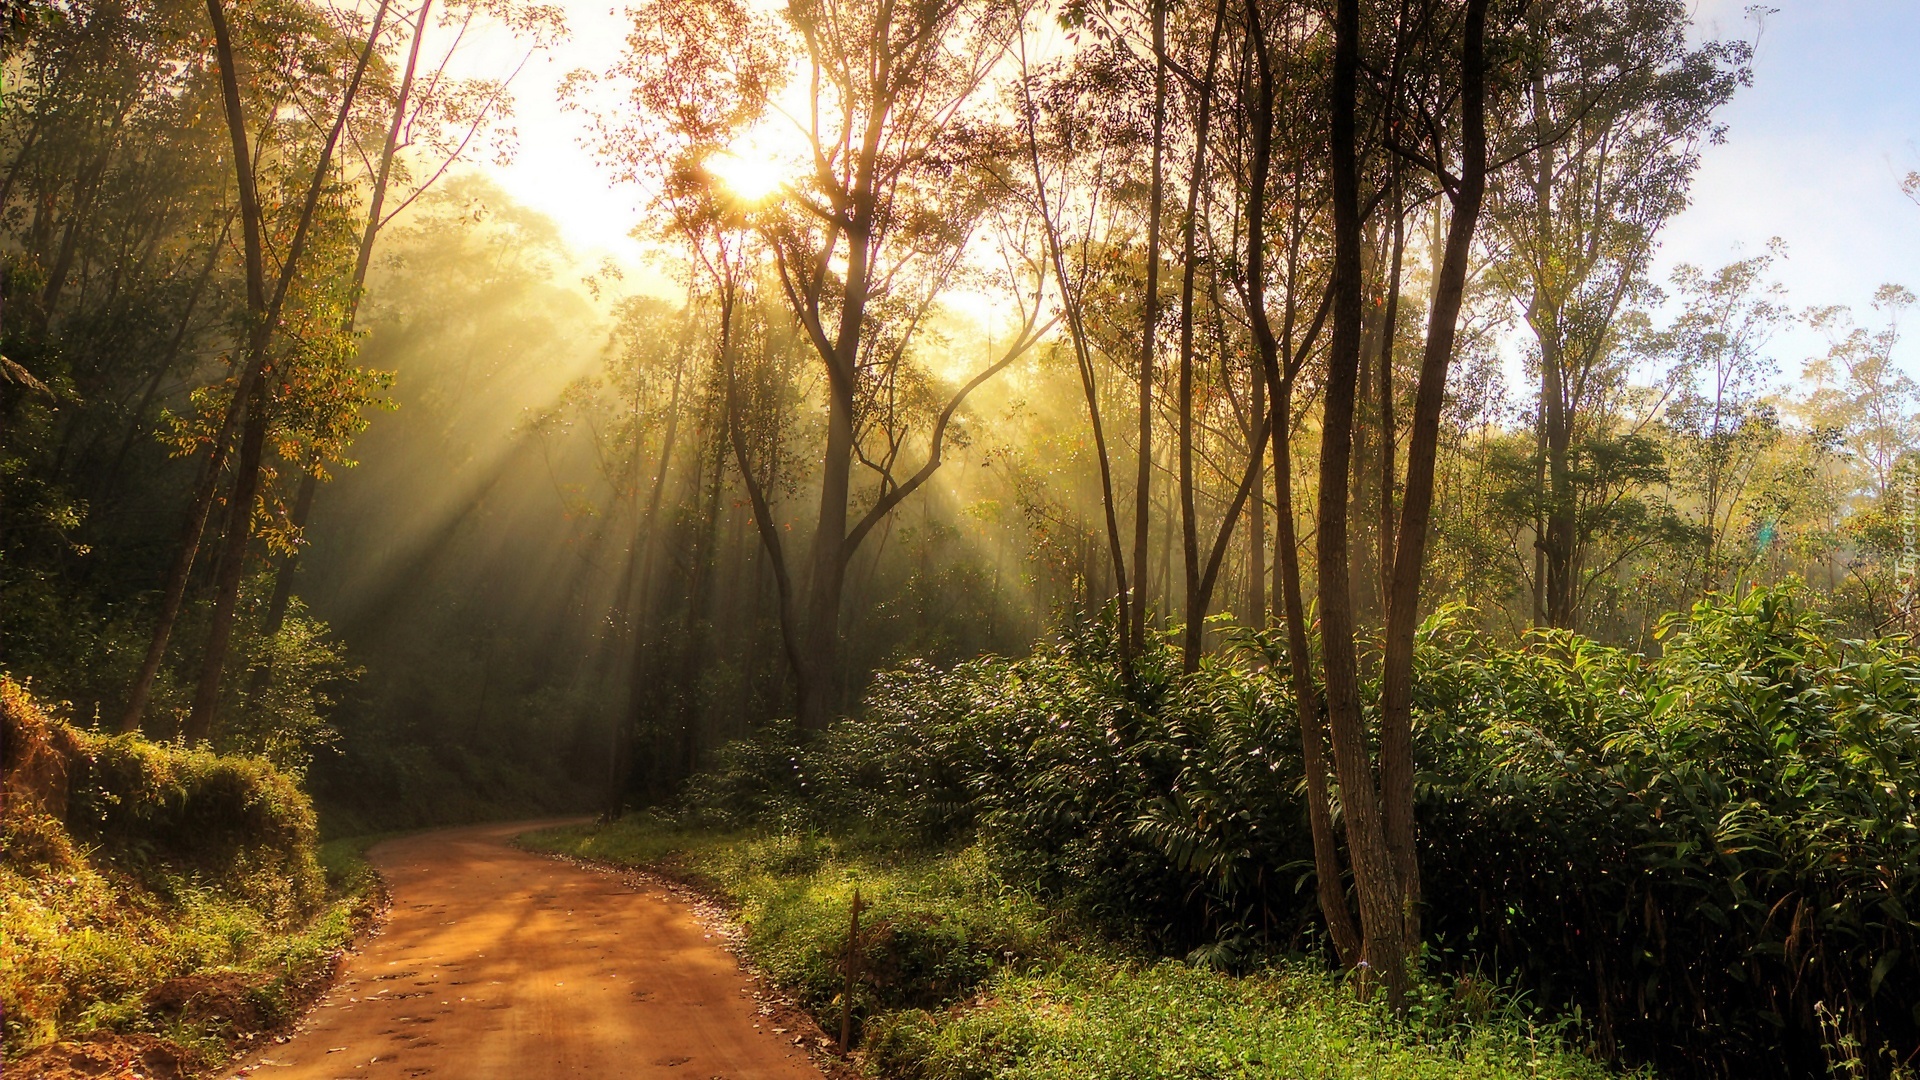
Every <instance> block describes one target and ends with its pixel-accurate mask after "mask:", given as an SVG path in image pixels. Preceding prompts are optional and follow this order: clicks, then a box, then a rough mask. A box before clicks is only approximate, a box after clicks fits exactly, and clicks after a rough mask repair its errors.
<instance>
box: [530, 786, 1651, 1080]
mask: <svg viewBox="0 0 1920 1080" xmlns="http://www.w3.org/2000/svg"><path fill="white" fill-rule="evenodd" d="M521 842H522V843H523V844H524V845H525V846H527V847H530V848H533V849H535V850H543V851H551V852H557V853H564V854H569V855H574V856H578V857H582V858H587V859H592V860H596V861H601V862H606V863H611V864H615V865H622V866H637V867H643V868H648V869H654V870H659V871H662V872H665V873H667V874H669V875H672V876H676V877H680V878H682V879H686V880H691V881H693V882H694V883H696V884H699V885H702V886H703V887H705V888H707V889H709V890H711V891H713V892H715V893H718V894H719V895H721V896H722V897H724V898H725V899H727V900H729V901H731V902H732V903H733V904H734V905H735V906H736V908H737V916H736V917H737V918H738V920H739V922H740V924H741V926H742V928H743V930H744V935H743V947H744V949H745V951H746V952H747V954H748V955H749V957H750V958H751V959H752V960H753V961H754V962H755V963H757V964H758V965H760V967H761V968H762V969H763V970H765V971H766V972H767V974H768V975H769V976H770V977H772V978H773V979H774V980H775V981H776V982H778V983H779V984H780V985H781V986H782V987H783V988H785V989H786V990H787V991H789V992H790V993H792V994H793V995H794V996H795V998H796V999H797V1000H798V1001H799V1002H800V1004H801V1005H802V1006H804V1007H805V1008H807V1009H808V1010H809V1011H811V1012H812V1013H813V1015H814V1016H815V1017H816V1018H817V1019H818V1020H819V1021H820V1023H821V1026H822V1027H823V1028H825V1029H826V1030H828V1031H837V1030H838V1029H839V1023H840V1015H841V1010H842V1009H843V1008H844V1007H845V1005H846V998H845V993H844V985H845V975H844V968H843V966H842V958H843V957H844V956H845V955H846V951H847V935H848V930H849V925H850V920H849V915H850V913H851V912H850V908H851V905H852V899H853V893H854V890H855V889H856V888H858V889H859V891H860V895H861V899H862V901H863V902H864V903H865V904H867V905H870V906H868V907H867V908H866V911H865V913H864V914H863V916H862V924H861V934H860V938H859V942H858V946H859V947H858V957H859V959H858V966H857V967H858V971H859V973H860V974H859V977H858V980H857V982H856V986H855V988H854V993H853V1001H852V1008H853V1012H854V1016H855V1019H856V1022H857V1030H858V1031H859V1032H860V1035H859V1037H858V1039H857V1042H858V1043H859V1045H860V1046H861V1047H862V1051H863V1053H862V1057H863V1064H864V1068H865V1070H866V1071H867V1072H868V1073H869V1074H871V1075H875V1076H881V1077H897V1078H914V1080H1015V1078H1022V1080H1024V1078H1035V1080H1038V1078H1041V1077H1048V1078H1068V1080H1078V1078H1085V1080H1123V1078H1124V1080H1155V1078H1162V1077H1165V1078H1176V1077H1179V1078H1185V1077H1228V1076H1231V1077H1248V1078H1268V1077H1271V1078H1276V1080H1277V1078H1282V1077H1285V1078H1293V1077H1315V1078H1326V1080H1336V1078H1338V1080H1344V1078H1348V1077H1352V1078H1356V1080H1358V1078H1362V1077H1369V1078H1370V1077H1380V1076H1394V1077H1405V1078H1414V1080H1424V1078H1429V1077H1431V1078H1435V1080H1438V1078H1441V1077H1446V1078H1462V1080H1496V1078H1497V1080H1507V1078H1519V1077H1528V1078H1546V1080H1598V1078H1602V1077H1609V1076H1615V1075H1617V1074H1615V1073H1613V1072H1611V1071H1610V1070H1608V1069H1606V1068H1605V1067H1603V1066H1601V1065H1598V1064H1596V1063H1594V1062H1592V1061H1590V1060H1588V1059H1587V1058H1586V1057H1584V1056H1582V1055H1581V1054H1579V1053H1578V1052H1577V1050H1575V1049H1573V1048H1572V1047H1571V1046H1570V1045H1569V1044H1568V1043H1567V1042H1566V1040H1565V1039H1564V1038H1563V1037H1562V1033H1561V1031H1559V1030H1558V1029H1556V1028H1554V1027H1552V1026H1549V1025H1543V1024H1540V1023H1538V1022H1536V1021H1534V1020H1533V1019H1532V1018H1530V1017H1529V1016H1527V1015H1526V1014H1525V1013H1524V1012H1523V1011H1522V1010H1520V1009H1518V1008H1515V1007H1513V1006H1512V1005H1511V1004H1502V1002H1501V1001H1500V1000H1499V997H1498V995H1496V994H1492V993H1489V992H1488V990H1487V988H1486V987H1484V986H1475V985H1473V984H1455V985H1452V986H1446V987H1442V986H1430V987H1426V988H1425V989H1424V991H1423V993H1424V996H1423V998H1422V999H1421V1001H1420V1002H1419V1004H1418V1006H1417V1007H1416V1008H1415V1010H1414V1016H1413V1018H1412V1019H1411V1020H1410V1021H1395V1020H1392V1019H1389V1018H1388V1017H1386V1016H1384V1015H1382V1013H1381V1012H1380V1010H1378V1009H1376V1008H1374V1007H1372V1006H1369V1005H1366V1004H1363V1003H1361V1002H1359V1001H1357V1000H1355V998H1354V996H1353V994H1352V992H1351V991H1350V990H1349V989H1348V988H1346V987H1345V986H1343V985H1341V984H1340V982H1339V981H1338V980H1337V979H1335V978H1334V977H1332V976H1330V975H1328V974H1326V973H1325V972H1324V971H1321V970H1319V969H1317V968H1316V967H1314V966H1312V965H1310V964H1307V963H1305V962H1276V963H1274V964H1271V965H1269V966H1266V967H1263V968H1260V969H1257V970H1255V971H1254V972H1252V973H1250V974H1245V975H1229V974H1224V973H1221V972H1218V971H1212V970H1206V969H1202V968H1197V967H1192V966H1189V965H1187V964H1183V963H1178V962H1173V961H1165V960H1154V959H1151V958H1148V957H1145V956H1142V955H1136V954H1134V953H1132V952H1130V951H1129V950H1127V949H1125V948H1124V947H1122V946H1119V945H1116V944H1114V943H1112V942H1110V941H1106V940H1103V939H1101V938H1100V937H1099V936H1098V935H1096V934H1093V933H1091V932H1089V931H1087V930H1086V929H1085V928H1084V927H1080V926H1077V925H1075V924H1074V923H1073V922H1072V921H1070V920H1069V919H1067V918H1065V917H1062V916H1060V915H1057V914H1055V913H1053V912H1050V911H1049V910H1047V909H1046V908H1045V907H1044V906H1043V905H1041V904H1040V903H1039V902H1038V901H1037V900H1035V899H1034V898H1033V897H1032V896H1031V895H1030V894H1029V893H1028V892H1027V891H1026V890H1024V889H1022V888H1021V887H1019V885H1018V884H1017V883H1014V882H1011V881H1008V880H1006V879H1004V878H1003V877H1001V876H1000V875H999V874H998V873H997V872H996V871H995V869H994V867H993V864H992V863H991V861H990V860H989V859H988V858H987V857H986V855H985V853H984V851H983V850H982V849H980V848H979V847H977V846H974V847H966V848H961V849H958V850H955V851H941V852H913V851H902V850H900V849H898V848H897V847H894V846H891V845H888V844H886V843H884V842H877V841H869V840H863V839H862V838H848V837H831V836H823V835H819V834H764V833H750V832H748V833H712V832H698V831H680V830H675V829H673V828H671V827H669V826H665V825H662V824H660V823H658V822H655V821H653V820H651V819H648V818H644V817H632V818H627V819H625V820H622V821H620V822H617V823H615V824H613V825H611V826H573V827H568V828H561V829H551V830H545V831H542V832H538V833H533V834H530V835H528V836H526V837H523V838H522V841H521Z"/></svg>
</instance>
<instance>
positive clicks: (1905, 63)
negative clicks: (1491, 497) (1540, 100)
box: [468, 0, 1920, 375]
mask: <svg viewBox="0 0 1920 1080" xmlns="http://www.w3.org/2000/svg"><path fill="white" fill-rule="evenodd" d="M624 2H625V0H616V2H614V3H612V4H609V3H608V2H607V0H599V2H597V3H596V2H594V0H564V3H563V6H564V7H565V8H566V11H567V15H568V20H569V23H570V26H571V29H572V34H571V36H570V38H569V40H568V41H567V42H566V43H565V44H564V45H563V46H562V47H560V48H559V49H557V50H555V51H554V52H553V53H552V54H551V55H548V56H544V57H535V58H534V59H533V60H532V61H531V62H530V63H529V64H527V66H526V68H525V70H523V71H522V72H521V74H520V76H519V78H518V80H517V81H516V82H515V84H514V91H515V96H516V99H517V110H516V119H515V124H516V126H517V128H518V131H519V144H520V146H519V153H518V155H517V157H516V159H515V160H514V161H513V163H512V164H510V165H508V166H505V167H494V166H489V167H488V168H489V170H490V171H492V172H493V173H494V174H495V176H496V178H497V179H498V180H499V182H500V183H501V185H502V186H503V187H504V188H505V189H506V190H507V191H508V192H509V193H511V194H512V195H513V196H514V197H515V198H517V199H519V200H521V201H523V202H525V203H527V204H529V205H531V206H533V207H535V208H537V209H539V210H542V211H544V212H546V213H547V214H549V215H551V216H552V217H554V218H555V219H556V220H557V221H558V222H559V224H560V226H561V228H562V230H563V232H564V233H565V235H566V236H567V238H568V240H569V241H570V242H571V243H573V244H574V245H575V246H576V247H578V248H580V249H582V250H583V251H585V252H588V253H589V260H590V261H591V262H593V263H598V262H599V261H600V260H601V258H603V257H607V256H611V257H612V258H614V259H615V260H616V261H618V262H621V263H624V264H627V265H628V266H629V267H631V268H635V269H637V268H638V265H639V264H640V263H641V261H642V251H643V249H642V247H641V246H640V244H639V243H638V242H636V241H635V240H633V239H631V238H630V237H629V235H628V234H629V232H630V231H631V230H632V229H633V227H634V226H635V225H636V224H637V222H638V220H639V215H638V213H637V212H636V210H635V208H634V203H635V200H634V195H633V193H632V192H631V191H630V190H623V189H620V188H615V187H613V186H611V185H610V184H609V183H608V181H607V179H606V177H605V174H604V173H603V172H602V171H601V170H600V168H599V166H598V165H597V164H596V163H595V162H594V159H593V155H592V153H591V151H590V150H588V149H587V148H585V147H584V146H583V145H582V143H581V140H582V137H583V135H584V132H585V127H584V122H583V119H582V118H581V117H580V116H579V115H578V114H576V113H571V112H567V111H564V110H563V109H562V108H561V107H560V106H559V104H558V102H557V88H558V86H559V83H560V81H561V79H562V78H563V77H564V76H565V75H566V74H567V73H568V72H569V71H572V70H574V69H576V68H585V69H588V70H604V69H605V68H606V67H608V66H609V65H610V64H611V63H612V62H613V61H614V60H615V59H616V58H617V57H618V56H619V53H620V50H621V48H622V47H623V44H624V28H625V19H624V17H623V14H622V13H623V11H624ZM1748 6H1749V0H1701V2H1700V4H1699V6H1698V8H1697V9H1696V16H1695V27H1696V33H1697V34H1699V35H1700V36H1702V37H1719V38H1725V37H1738V38H1743V39H1747V40H1755V39H1756V36H1757V41H1758V49H1757V52H1756V54H1755V57H1754V62H1753V85H1752V86H1750V87H1747V88H1745V89H1743V90H1741V91H1740V92H1739V94H1738V95H1736V97H1735V98H1734V100H1733V102H1732V103H1731V104H1729V105H1728V106H1727V107H1726V108H1725V109H1724V110H1723V111H1722V113H1721V114H1720V119H1721V121H1722V122H1723V123H1724V124H1725V125H1726V129H1727V130H1726V140H1725V142H1724V143H1722V144H1720V145H1717V146H1712V147H1709V148H1707V149H1706V151H1705V153H1704V154H1703V157H1702V162H1701V167H1700V171H1699V174H1698V175H1697V177H1696V179H1695V181H1694V186H1693V203H1692V205H1691V207H1690V208H1689V209H1688V210H1687V211H1686V212H1685V213H1683V214H1682V215H1680V217H1679V218H1677V219H1676V220H1675V221H1673V222H1672V223H1670V224H1669V226H1668V227H1667V229H1666V231H1665V234H1664V237H1663V240H1662V244H1661V250H1660V254H1659V257H1658V261H1657V271H1656V273H1657V274H1658V276H1659V277H1660V278H1661V279H1662V280H1664V279H1665V277H1666V275H1667V274H1668V273H1669V272H1670V271H1671V269H1672V267H1673V266H1675V265H1677V264H1680V263H1693V264H1695V265H1699V266H1702V267H1707V268H1711V267H1716V266H1719V265H1721V264H1723V263H1726V262H1729V261H1731V260H1733V259H1736V258H1741V257H1744V256H1746V255H1750V254H1755V253H1758V252H1760V251H1762V250H1764V248H1765V246H1766V244H1767V242H1768V240H1769V239H1770V238H1772V237H1775V236H1777V237H1779V238H1780V239H1781V240H1783V241H1784V242H1785V244H1786V251H1787V258H1786V260H1785V261H1784V262H1782V263H1780V264H1779V265H1778V267H1777V273H1778V277H1779V279H1780V281H1781V282H1782V283H1783V284H1784V285H1786V287H1787V290H1788V298H1789V301H1790V302H1791V303H1792V304H1793V306H1794V307H1795V308H1796V309H1803V308H1805V307H1808V306H1812V305H1825V304H1847V305H1850V306H1852V307H1854V308H1855V309H1856V311H1858V312H1859V313H1860V314H1862V315H1863V316H1870V314H1871V313H1870V312H1868V310H1867V308H1868V304H1869V302H1870V301H1871V299H1872V295H1873V291H1874V289H1875V288H1876V287H1878V286H1879V285H1881V284H1883V283H1888V282H1894V283H1900V284H1905V285H1907V286H1909V287H1910V288H1913V289H1915V290H1916V291H1920V205H1915V203H1914V202H1912V201H1910V200H1909V199H1908V198H1907V197H1906V196H1905V195H1904V194H1903V193H1902V192H1901V190H1900V178H1901V177H1903V176H1905V175H1906V174H1907V173H1908V172H1912V171H1916V170H1920V68H1917V67H1916V58H1917V57H1920V2H1916V0H1772V6H1773V7H1775V8H1776V9H1777V10H1775V11H1774V12H1772V13H1771V14H1769V15H1767V16H1766V17H1765V18H1764V20H1763V21H1762V22H1761V23H1760V24H1759V25H1758V26H1756V24H1755V23H1754V21H1753V20H1752V19H1751V18H1750V17H1749V16H1748V14H1747V8H1748ZM520 51H521V48H520V47H519V46H516V45H515V44H514V43H513V42H512V41H511V40H508V39H505V38H500V37H495V38H490V39H487V40H484V41H482V42H479V43H478V47H477V48H475V49H474V50H472V55H470V56H469V57H468V63H469V64H471V65H473V66H474V68H475V69H476V70H488V69H489V65H491V70H493V71H506V70H511V69H512V67H513V64H514V63H515V62H517V60H518V56H519V53H520ZM644 278H645V275H644V274H642V275H641V280H644ZM634 283H637V282H631V281H630V284H634ZM1822 341H1823V339H1821V338H1820V337H1819V336H1818V335H1817V334H1815V333H1813V332H1812V331H1809V330H1805V329H1789V330H1787V331H1785V332H1783V333H1781V334H1780V335H1779V336H1778V337H1777V338H1776V339H1775V342H1774V348H1773V352H1774V353H1775V358H1776V359H1777V360H1779V361H1780V362H1781V365H1782V368H1783V373H1784V374H1788V375H1791V374H1794V373H1797V371H1798V368H1799V362H1800V361H1801V360H1802V359H1805V358H1806V357H1808V356H1810V355H1812V354H1813V353H1814V352H1816V351H1819V350H1820V349H1822V348H1823V345H1822ZM1903 351H1904V352H1905V353H1906V354H1907V355H1905V356H1903V357H1901V358H1900V359H1902V360H1903V361H1904V362H1905V366H1906V367H1907V368H1908V370H1909V371H1911V372H1913V373H1915V374H1916V375H1920V344H1915V345H1910V346H1909V347H1908V348H1906V349H1905V350H1903Z"/></svg>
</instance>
